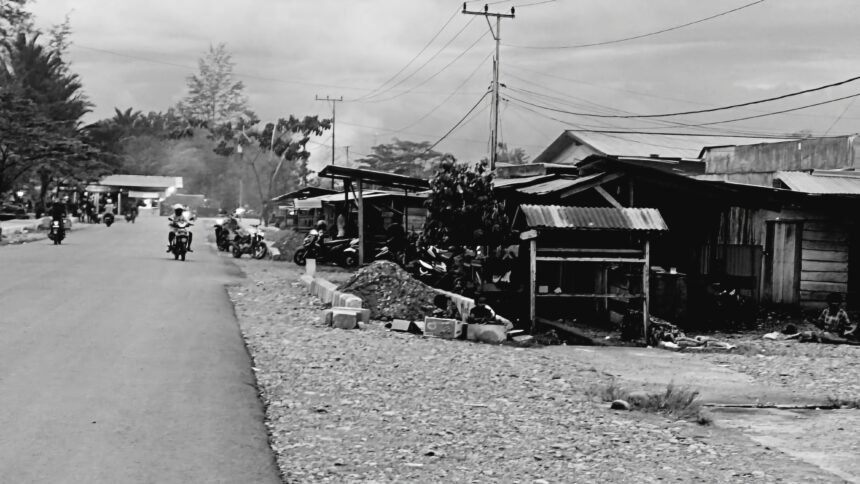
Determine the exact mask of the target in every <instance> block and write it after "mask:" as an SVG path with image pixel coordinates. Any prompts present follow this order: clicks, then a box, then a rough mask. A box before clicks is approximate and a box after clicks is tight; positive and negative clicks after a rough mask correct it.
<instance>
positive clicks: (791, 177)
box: [775, 171, 860, 195]
mask: <svg viewBox="0 0 860 484" xmlns="http://www.w3.org/2000/svg"><path fill="white" fill-rule="evenodd" d="M775 178H776V179H778V180H780V181H781V182H783V183H785V184H786V185H787V186H788V188H789V189H790V190H793V191H795V192H804V193H817V194H832V195H860V178H857V177H856V176H851V175H843V176H840V175H839V174H838V173H833V172H830V173H826V174H824V173H822V174H815V172H813V174H809V173H806V172H802V171H779V172H777V173H776V176H775Z"/></svg>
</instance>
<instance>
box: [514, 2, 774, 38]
mask: <svg viewBox="0 0 860 484" xmlns="http://www.w3.org/2000/svg"><path fill="white" fill-rule="evenodd" d="M764 1H765V0H757V1H755V2H752V3H748V4H746V5H741V6H740V7H737V8H733V9H731V10H726V11H724V12H720V13H718V14H715V15H711V16H710V17H705V18H701V19H698V20H693V21H692V22H687V23H685V24H681V25H676V26H674V27H668V28H665V29H662V30H657V31H655V32H648V33H645V34H640V35H634V36H632V37H624V38H622V39H615V40H607V41H603V42H592V43H588V44H573V45H512V44H505V47H514V48H517V49H582V48H585V47H597V46H601V45H610V44H620V43H621V42H628V41H631V40H636V39H643V38H645V37H651V36H654V35H659V34H664V33H666V32H671V31H673V30H679V29H683V28H684V27H689V26H691V25H696V24H700V23H702V22H707V21H708V20H713V19H715V18H718V17H722V16H724V15H728V14H730V13H734V12H737V11H739V10H743V9H745V8H749V7H752V6H753V5H758V4H759V3H764Z"/></svg>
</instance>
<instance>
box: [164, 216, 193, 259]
mask: <svg viewBox="0 0 860 484" xmlns="http://www.w3.org/2000/svg"><path fill="white" fill-rule="evenodd" d="M168 220H170V221H171V222H172V223H171V225H172V226H173V228H174V229H175V231H176V232H175V233H176V236H175V237H174V239H173V247H171V249H172V250H171V252H173V260H183V261H184V260H185V254H187V253H188V230H189V227H190V226H191V225H192V224H191V222H185V221H182V222H174V221H173V218H168Z"/></svg>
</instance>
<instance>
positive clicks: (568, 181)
mask: <svg viewBox="0 0 860 484" xmlns="http://www.w3.org/2000/svg"><path fill="white" fill-rule="evenodd" d="M603 175H604V173H595V174H593V175H588V176H583V177H579V178H559V179H557V180H550V181H546V182H543V183H538V184H535V185H531V186H528V187H522V188H518V189H517V191H518V192H520V193H524V194H526V195H549V194H553V193H555V192H559V191H562V190H567V189H569V188H573V187H575V186H577V185H583V184H586V183H588V182H591V181H593V180H594V179H596V178H599V177H601V176H603Z"/></svg>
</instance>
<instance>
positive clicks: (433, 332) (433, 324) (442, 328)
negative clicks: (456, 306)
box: [424, 317, 463, 339]
mask: <svg viewBox="0 0 860 484" xmlns="http://www.w3.org/2000/svg"><path fill="white" fill-rule="evenodd" d="M461 334H463V323H462V322H460V321H457V320H456V319H444V318H429V317H425V318H424V335H425V336H435V337H437V338H444V339H457V338H459V337H460V335H461Z"/></svg>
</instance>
